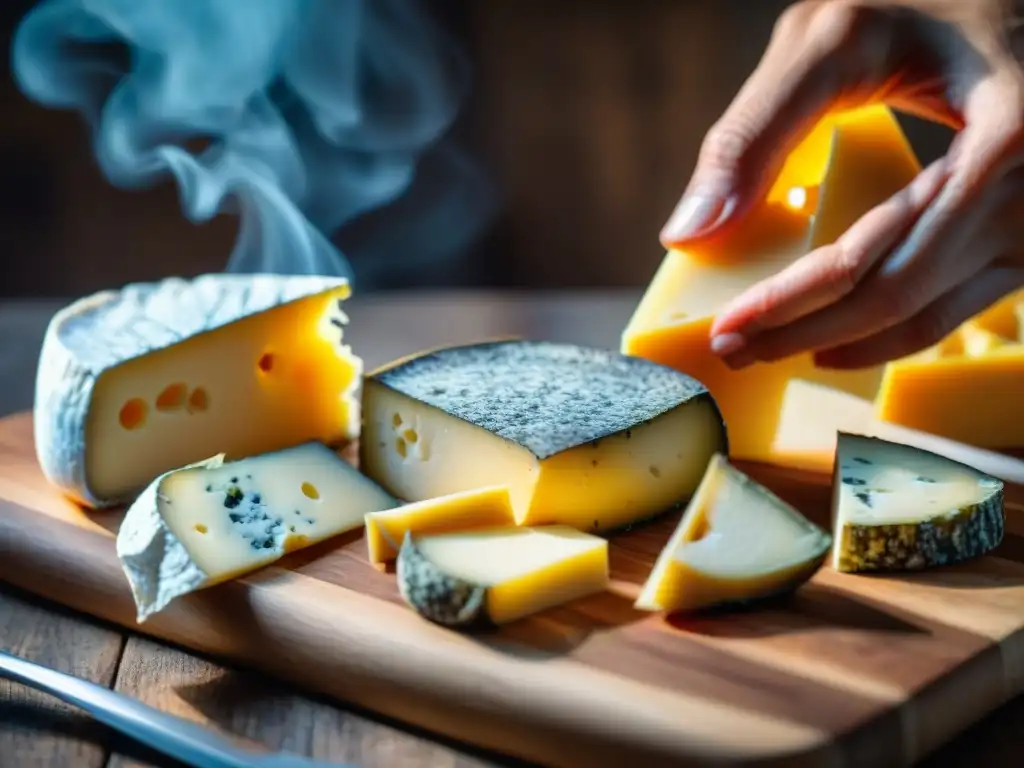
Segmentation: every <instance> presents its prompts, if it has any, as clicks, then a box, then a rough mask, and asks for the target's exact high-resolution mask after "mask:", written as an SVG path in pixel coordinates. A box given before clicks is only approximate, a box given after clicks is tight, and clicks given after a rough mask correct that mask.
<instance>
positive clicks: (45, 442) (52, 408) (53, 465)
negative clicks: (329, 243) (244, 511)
mask: <svg viewBox="0 0 1024 768" xmlns="http://www.w3.org/2000/svg"><path fill="white" fill-rule="evenodd" d="M349 294H350V288H349V285H348V283H347V281H346V280H344V279H340V278H328V277H306V276H279V275H204V276H201V277H198V278H195V279H189V280H185V279H180V278H171V279H167V280H163V281H160V282H155V283H141V284H132V285H128V286H126V287H124V288H123V289H121V290H118V291H103V292H101V293H98V294H95V295H93V296H89V297H86V298H83V299H80V300H78V301H76V302H74V303H73V304H71V305H70V306H68V307H66V308H65V309H63V310H61V311H60V312H58V313H57V315H56V316H55V317H54V318H53V319H52V320H51V322H50V325H49V328H48V329H47V332H46V337H45V340H44V342H43V348H42V354H41V357H40V361H39V369H38V375H37V380H36V399H35V443H36V451H37V455H38V458H39V464H40V466H41V468H42V471H43V474H44V475H45V476H46V478H47V479H48V480H49V481H50V482H51V483H53V484H54V485H56V486H57V487H59V488H60V489H61V490H63V491H64V492H65V493H66V494H68V495H70V496H72V497H74V498H75V499H77V500H78V501H80V502H83V503H85V504H89V505H92V506H110V505H113V504H117V503H122V502H126V501H128V500H130V499H131V498H133V497H134V496H135V495H136V494H137V493H138V492H139V491H140V490H141V489H142V488H144V487H145V486H146V485H147V484H148V483H149V482H150V481H152V480H153V478H154V477H156V476H157V475H159V474H161V473H163V472H166V471H169V470H171V469H174V468H176V467H181V466H184V465H186V464H190V463H193V462H196V461H200V460H203V459H205V458H207V457H209V456H213V455H215V454H219V453H224V454H225V455H226V456H227V457H228V458H229V459H234V458H240V457H243V456H248V455H255V454H257V453H265V452H268V451H273V450H279V449H282V448H287V447H289V446H292V445H297V444H300V443H303V442H306V441H308V440H319V441H321V442H324V443H326V444H331V445H339V446H340V445H342V444H344V443H347V442H349V441H351V440H352V439H354V438H355V437H357V436H358V433H359V403H358V399H357V394H356V392H357V388H358V385H359V381H360V378H361V376H362V362H361V361H360V359H359V358H358V357H357V356H356V355H354V354H353V352H352V350H351V349H350V348H349V347H348V346H347V345H346V344H345V343H344V336H343V329H344V328H345V326H346V324H347V322H348V318H347V317H346V316H345V313H344V312H343V310H342V303H343V301H344V300H345V299H346V298H348V296H349Z"/></svg>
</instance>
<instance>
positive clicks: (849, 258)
mask: <svg viewBox="0 0 1024 768" xmlns="http://www.w3.org/2000/svg"><path fill="white" fill-rule="evenodd" d="M862 260H863V254H861V253H860V252H858V251H855V250H853V249H851V248H844V247H842V246H841V245H839V244H838V243H836V244H835V245H833V246H832V247H831V249H830V252H829V254H828V256H827V261H826V264H827V267H826V269H827V278H828V285H829V287H830V293H831V294H832V295H833V297H834V298H836V299H838V298H840V297H842V296H846V295H847V294H848V293H850V292H852V291H853V289H854V288H855V287H856V286H857V283H858V282H859V280H860V274H861V263H862Z"/></svg>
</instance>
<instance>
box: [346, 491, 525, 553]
mask: <svg viewBox="0 0 1024 768" xmlns="http://www.w3.org/2000/svg"><path fill="white" fill-rule="evenodd" d="M515 522H516V519H515V511H514V510H513V509H512V497H511V496H510V495H509V492H508V488H505V487H503V486H495V487H492V488H478V489H474V490H471V491H462V492H461V493H453V494H451V495H450V496H441V497H439V498H436V499H426V500H425V501H419V502H415V503H413V504H404V505H402V506H400V507H396V508H394V509H387V510H382V511H380V512H371V513H370V514H368V515H367V516H366V546H367V552H368V555H369V559H370V562H371V563H374V564H380V563H386V562H389V561H391V560H394V559H395V558H396V557H397V556H398V550H399V548H400V547H401V546H402V542H403V541H405V534H406V533H414V534H427V533H448V532H451V531H465V530H469V529H473V528H490V527H494V526H500V525H515Z"/></svg>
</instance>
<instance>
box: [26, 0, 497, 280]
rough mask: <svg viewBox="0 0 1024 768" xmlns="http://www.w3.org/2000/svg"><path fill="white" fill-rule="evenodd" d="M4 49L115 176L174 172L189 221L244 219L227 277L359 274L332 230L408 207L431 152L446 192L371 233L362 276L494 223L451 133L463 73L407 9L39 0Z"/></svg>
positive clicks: (333, 2)
mask: <svg viewBox="0 0 1024 768" xmlns="http://www.w3.org/2000/svg"><path fill="white" fill-rule="evenodd" d="M12 48H13V51H12V58H13V62H12V65H13V66H12V68H13V72H14V75H15V78H16V80H17V82H18V84H19V86H20V88H21V89H22V90H23V92H24V93H25V94H27V95H28V96H29V97H30V98H32V99H34V100H36V101H38V102H40V103H42V104H44V105H47V106H49V107H53V108H67V109H74V110H77V111H79V112H80V113H81V114H82V115H84V117H85V118H86V119H87V120H88V121H89V124H90V126H91V129H92V135H93V137H94V151H95V154H96V158H97V160H98V162H99V165H100V167H101V168H102V170H103V172H104V173H105V175H106V176H107V178H108V179H109V180H110V182H111V183H113V184H115V185H118V186H121V187H124V188H137V187H143V186H150V185H153V184H155V183H157V182H159V181H160V180H162V179H163V178H165V177H166V175H167V174H168V173H169V174H173V176H174V178H175V179H176V180H177V184H178V188H179V190H180V197H181V204H182V207H183V209H184V211H185V214H186V215H187V216H188V217H189V219H190V220H191V221H193V222H200V221H205V220H208V219H210V218H211V217H213V216H215V215H216V214H218V213H220V212H233V213H237V214H238V215H239V216H240V227H239V234H238V238H237V241H236V243H235V246H234V249H233V251H232V253H231V255H230V258H229V259H228V261H227V266H226V269H227V270H228V271H233V272H243V273H251V272H283V273H291V274H323V275H345V276H347V277H349V278H350V279H354V278H355V275H354V274H353V269H352V267H351V265H350V264H349V261H348V259H346V258H345V256H343V255H342V254H341V252H340V251H339V250H338V249H337V248H335V247H334V246H333V245H332V244H331V242H330V240H329V239H328V236H329V235H330V234H331V233H332V232H334V231H335V230H337V229H338V228H339V227H341V226H342V225H344V224H346V223H348V222H351V221H353V220H355V219H356V218H357V217H359V216H361V215H363V214H366V213H368V212H370V211H373V210H375V209H379V208H382V207H384V206H387V205H388V204H390V203H392V202H394V201H395V200H397V199H399V198H401V196H402V195H403V194H405V193H407V192H408V191H409V189H410V186H411V185H412V182H413V179H414V176H415V174H416V171H417V167H418V164H419V163H420V162H421V161H422V160H423V158H424V157H425V156H427V155H429V156H430V157H432V158H433V161H434V162H435V163H441V164H442V166H443V167H444V168H446V169H448V170H447V180H446V184H445V186H446V187H447V191H446V193H445V194H437V192H436V190H435V192H434V193H432V194H430V195H429V199H428V200H424V201H422V204H417V205H416V206H412V207H410V206H408V205H406V206H404V210H403V211H402V213H401V219H400V221H395V222H392V223H388V224H387V225H386V226H381V227H380V229H381V234H382V238H381V239H380V244H379V245H377V246H375V245H374V241H373V240H372V239H371V240H370V242H369V245H368V246H367V249H366V251H365V252H361V253H359V254H357V255H356V256H357V259H358V261H359V262H360V264H361V266H360V268H359V270H356V272H358V273H359V276H360V278H361V279H365V278H366V277H367V275H373V274H374V273H376V274H378V275H379V274H383V273H384V271H385V270H389V269H392V270H393V269H398V270H406V269H408V267H409V266H410V265H411V264H412V263H413V261H414V257H413V254H415V255H416V258H418V259H420V260H424V259H426V260H434V262H435V263H434V264H433V265H432V266H433V267H434V268H437V267H438V266H439V265H438V264H437V263H436V262H437V261H438V260H441V259H443V258H451V257H454V256H455V255H457V254H458V251H459V250H460V249H461V248H463V247H464V246H465V245H466V243H467V242H468V241H469V239H470V238H472V237H473V236H474V234H475V233H476V232H478V231H479V229H480V227H481V226H482V225H483V224H484V222H485V221H486V220H487V218H488V217H489V215H490V212H491V198H490V197H489V196H488V194H487V192H488V190H489V187H488V186H486V180H485V179H484V177H483V176H482V174H480V173H479V171H478V170H477V169H476V167H475V166H474V165H472V164H471V163H468V162H467V160H466V158H464V157H463V156H462V155H461V154H460V153H458V152H457V151H456V150H455V149H454V148H453V147H451V146H449V145H448V144H447V143H446V141H445V134H446V132H447V131H448V129H449V127H450V126H451V124H452V122H453V120H454V118H455V116H456V114H457V110H458V107H459V106H460V105H461V102H462V100H463V96H464V94H465V91H466V88H467V85H468V67H467V63H466V61H464V60H463V59H462V57H461V55H460V52H459V51H458V48H457V47H456V45H455V43H454V42H453V41H452V40H450V39H449V38H448V37H447V36H446V34H445V33H444V31H443V30H441V29H440V28H439V27H438V25H437V24H436V23H435V22H434V20H433V19H432V18H431V16H430V14H429V13H428V12H427V11H426V10H425V9H424V8H423V7H422V6H421V5H420V4H419V1H418V0H43V2H40V3H39V4H38V5H37V6H36V7H35V8H34V9H33V10H32V11H30V12H29V13H28V14H27V15H26V17H25V18H24V19H23V20H22V23H21V24H20V26H19V28H18V30H17V32H16V34H15V37H14V41H13V47H12ZM197 144H201V145H202V148H200V149H193V147H194V146H195V145H197ZM448 182H450V184H449V183H448ZM389 230H390V231H389ZM395 230H397V231H398V232H399V233H400V234H399V236H397V237H396V235H395ZM402 234H404V237H403V236H401V235H402ZM350 255H351V254H350ZM364 267H365V268H364ZM370 282H372V279H371V280H370Z"/></svg>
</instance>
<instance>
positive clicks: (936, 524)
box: [832, 433, 1005, 572]
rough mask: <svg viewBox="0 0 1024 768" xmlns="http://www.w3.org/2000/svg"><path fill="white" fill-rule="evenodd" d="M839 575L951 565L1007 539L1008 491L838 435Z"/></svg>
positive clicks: (941, 462) (967, 473)
mask: <svg viewBox="0 0 1024 768" xmlns="http://www.w3.org/2000/svg"><path fill="white" fill-rule="evenodd" d="M833 485H834V487H833V499H832V516H833V531H834V535H835V544H834V547H833V552H832V566H833V568H835V569H836V570H838V571H845V572H856V571H882V570H889V571H900V570H918V569H921V568H927V567H930V566H939V565H950V564H952V563H957V562H960V561H963V560H967V559H969V558H973V557H977V556H979V555H983V554H985V553H987V552H990V551H991V550H993V549H994V548H995V547H997V546H998V545H999V543H1000V542H1001V541H1002V538H1003V529H1004V524H1005V522H1004V512H1003V483H1002V481H1000V480H998V479H997V478H994V477H990V476H988V475H985V474H983V473H981V472H978V471H977V470H975V469H972V468H971V467H968V466H966V465H964V464H960V463H958V462H955V461H953V460H952V459H948V458H946V457H945V456H939V455H936V454H934V453H930V452H928V451H923V450H921V449H918V448H914V447H912V446H908V445H901V444H899V443H891V442H888V441H886V440H881V439H879V438H872V437H863V436H860V435H851V434H847V433H840V434H839V439H838V448H837V451H836V462H835V470H834V477H833Z"/></svg>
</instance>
